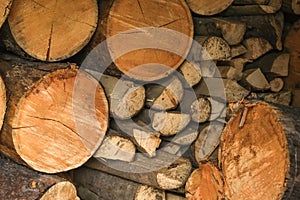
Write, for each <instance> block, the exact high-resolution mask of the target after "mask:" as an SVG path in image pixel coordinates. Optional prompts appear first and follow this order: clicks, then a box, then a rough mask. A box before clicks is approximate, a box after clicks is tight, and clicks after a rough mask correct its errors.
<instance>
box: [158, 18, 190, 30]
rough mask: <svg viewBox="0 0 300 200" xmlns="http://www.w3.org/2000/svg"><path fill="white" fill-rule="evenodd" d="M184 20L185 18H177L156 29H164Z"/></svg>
mask: <svg viewBox="0 0 300 200" xmlns="http://www.w3.org/2000/svg"><path fill="white" fill-rule="evenodd" d="M184 19H185V18H183V17H181V18H179V19H174V20H172V21H170V22H168V23H165V24H162V25H159V26H158V28H161V27H166V26H168V25H170V24H173V23H175V22H178V21H180V20H184Z"/></svg>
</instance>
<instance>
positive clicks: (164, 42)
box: [105, 0, 193, 81]
mask: <svg viewBox="0 0 300 200" xmlns="http://www.w3.org/2000/svg"><path fill="white" fill-rule="evenodd" d="M154 11H155V12H154ZM105 22H106V24H105V32H106V37H107V38H109V39H108V40H107V46H108V50H109V53H110V55H111V57H112V60H113V61H114V63H115V64H116V66H117V67H118V68H119V69H120V70H121V71H122V72H124V73H125V74H126V75H128V76H129V77H132V78H134V79H137V80H141V81H153V80H158V79H161V78H164V77H166V76H167V75H168V74H169V73H171V72H172V71H174V69H177V68H178V67H179V66H180V65H181V63H182V62H183V61H184V59H185V57H186V56H187V54H188V52H189V49H190V47H191V44H192V39H191V38H192V36H193V22H192V17H191V14H190V11H189V8H188V6H187V5H186V3H185V1H184V0H176V1H173V3H168V2H166V1H161V0H151V1H142V0H139V1H136V0H132V1H126V2H125V1H114V2H113V3H112V5H111V7H110V10H109V14H108V16H107V20H106V21H105ZM146 27H148V28H146ZM113 36H114V37H113ZM174 40H176V41H178V43H177V42H176V43H174V42H173V41H174ZM121 41H126V43H124V42H121Z"/></svg>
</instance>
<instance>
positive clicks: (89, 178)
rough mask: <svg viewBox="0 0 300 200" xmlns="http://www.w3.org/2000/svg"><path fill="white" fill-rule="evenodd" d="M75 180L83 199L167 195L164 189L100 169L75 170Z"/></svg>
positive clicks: (151, 197) (138, 197)
mask: <svg viewBox="0 0 300 200" xmlns="http://www.w3.org/2000/svg"><path fill="white" fill-rule="evenodd" d="M74 182H75V184H76V185H77V187H79V190H78V193H79V195H80V197H81V198H82V199H83V200H88V199H91V198H92V199H128V200H129V199H132V200H139V199H141V198H140V196H141V195H144V197H145V198H146V199H153V200H155V198H153V196H154V197H155V196H157V197H161V199H163V197H165V192H164V191H163V190H159V189H155V188H153V187H149V186H145V185H141V184H139V183H136V182H133V181H130V180H126V179H122V178H120V177H117V176H113V175H110V174H107V173H104V172H101V171H98V170H94V169H89V168H86V167H83V168H80V169H77V170H75V171H74Z"/></svg>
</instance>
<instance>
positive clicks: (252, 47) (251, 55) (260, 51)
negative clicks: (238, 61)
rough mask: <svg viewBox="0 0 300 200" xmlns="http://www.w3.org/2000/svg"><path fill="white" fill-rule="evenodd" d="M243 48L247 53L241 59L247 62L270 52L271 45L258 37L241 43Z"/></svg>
mask: <svg viewBox="0 0 300 200" xmlns="http://www.w3.org/2000/svg"><path fill="white" fill-rule="evenodd" d="M243 44H244V46H245V47H246V49H247V53H245V54H244V55H243V58H246V59H249V60H256V59H257V58H259V57H261V56H263V55H264V54H265V53H267V52H268V51H270V50H272V49H273V48H272V46H271V44H270V43H269V42H268V41H267V40H265V39H263V38H260V37H259V38H258V37H251V38H248V39H246V40H244V42H243Z"/></svg>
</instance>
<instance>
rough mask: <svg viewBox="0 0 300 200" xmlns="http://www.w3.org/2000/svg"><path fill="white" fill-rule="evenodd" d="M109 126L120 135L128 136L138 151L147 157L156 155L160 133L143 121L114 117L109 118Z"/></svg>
mask: <svg viewBox="0 0 300 200" xmlns="http://www.w3.org/2000/svg"><path fill="white" fill-rule="evenodd" d="M110 127H111V129H113V130H116V131H117V132H119V134H120V135H121V136H124V137H127V138H129V139H130V140H131V141H132V142H133V143H134V144H135V145H136V147H137V149H138V150H139V151H140V152H143V153H145V154H146V155H147V156H149V157H154V156H155V155H156V150H157V148H158V147H159V145H160V143H161V139H160V138H159V137H160V133H159V132H156V131H154V130H153V129H151V128H149V127H148V126H147V125H146V124H145V123H144V122H142V121H140V120H139V121H136V122H135V121H132V120H116V119H115V120H111V122H110Z"/></svg>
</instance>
